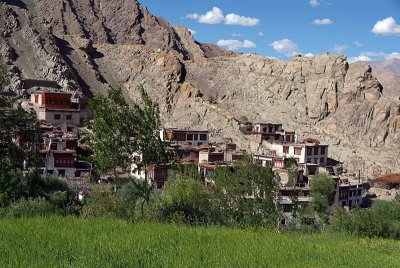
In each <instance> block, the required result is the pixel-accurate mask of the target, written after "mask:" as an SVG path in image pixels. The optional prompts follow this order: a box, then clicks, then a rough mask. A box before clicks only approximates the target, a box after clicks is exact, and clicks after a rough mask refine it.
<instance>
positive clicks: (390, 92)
mask: <svg viewBox="0 0 400 268" xmlns="http://www.w3.org/2000/svg"><path fill="white" fill-rule="evenodd" d="M368 64H369V65H370V66H371V67H372V74H373V75H374V76H375V77H376V78H377V79H378V81H379V83H381V84H382V86H383V95H385V96H388V97H391V98H397V99H399V97H400V59H389V60H380V61H371V62H369V63H368Z"/></svg>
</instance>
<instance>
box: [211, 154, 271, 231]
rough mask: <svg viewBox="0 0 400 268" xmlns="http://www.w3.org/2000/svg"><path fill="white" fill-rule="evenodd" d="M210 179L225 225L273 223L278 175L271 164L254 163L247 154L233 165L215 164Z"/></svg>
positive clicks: (215, 200)
mask: <svg viewBox="0 0 400 268" xmlns="http://www.w3.org/2000/svg"><path fill="white" fill-rule="evenodd" d="M212 180H213V181H214V185H213V187H212V188H213V192H214V202H216V206H217V207H220V208H221V213H222V215H223V216H224V217H225V220H226V221H227V224H228V225H237V224H238V225H251V226H257V225H269V226H273V225H275V224H276V220H277V218H278V211H277V209H276V206H275V203H274V199H275V195H276V190H277V187H278V185H279V177H278V176H277V175H276V174H275V173H274V172H273V171H272V168H271V167H262V166H259V165H256V164H255V163H253V160H252V158H251V157H250V156H247V157H245V159H244V160H242V161H240V162H238V163H237V164H236V165H235V166H234V167H217V168H216V170H215V172H214V174H213V175H212Z"/></svg>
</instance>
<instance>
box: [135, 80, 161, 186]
mask: <svg viewBox="0 0 400 268" xmlns="http://www.w3.org/2000/svg"><path fill="white" fill-rule="evenodd" d="M138 90H139V92H140V97H141V101H140V102H137V103H135V104H134V110H135V112H136V119H137V123H138V126H139V128H138V130H137V137H135V139H136V140H137V142H138V147H139V152H140V153H141V154H142V159H141V161H140V162H138V163H137V166H138V169H139V170H144V172H145V180H147V168H148V167H149V166H151V165H159V164H164V163H167V162H168V155H167V153H166V150H165V145H164V143H163V142H162V141H161V138H160V136H159V135H158V130H159V129H160V109H159V107H158V104H157V103H156V102H153V101H152V100H151V98H150V97H149V95H148V94H147V92H146V90H145V89H144V87H143V86H142V85H140V86H139V88H138Z"/></svg>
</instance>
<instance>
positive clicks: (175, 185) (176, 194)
mask: <svg viewBox="0 0 400 268" xmlns="http://www.w3.org/2000/svg"><path fill="white" fill-rule="evenodd" d="M158 213H159V218H160V220H162V221H172V222H177V223H182V222H185V223H189V224H201V223H203V224H204V223H207V222H208V221H209V216H210V215H211V204H210V201H209V196H208V194H207V193H206V192H205V188H204V186H203V185H202V184H201V183H200V182H198V181H195V180H194V179H191V178H188V177H185V176H182V175H177V176H176V178H175V179H174V180H170V181H168V182H167V185H166V187H165V191H164V193H163V194H162V195H161V196H160V199H159V203H158Z"/></svg>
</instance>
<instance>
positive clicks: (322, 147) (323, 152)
mask: <svg viewBox="0 0 400 268" xmlns="http://www.w3.org/2000/svg"><path fill="white" fill-rule="evenodd" d="M325 149H326V148H325V147H324V146H321V154H323V155H325Z"/></svg>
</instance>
